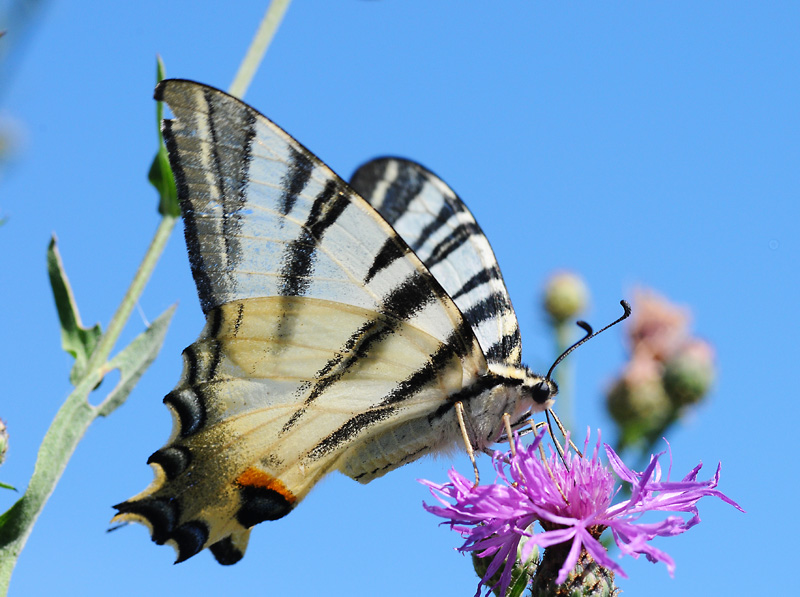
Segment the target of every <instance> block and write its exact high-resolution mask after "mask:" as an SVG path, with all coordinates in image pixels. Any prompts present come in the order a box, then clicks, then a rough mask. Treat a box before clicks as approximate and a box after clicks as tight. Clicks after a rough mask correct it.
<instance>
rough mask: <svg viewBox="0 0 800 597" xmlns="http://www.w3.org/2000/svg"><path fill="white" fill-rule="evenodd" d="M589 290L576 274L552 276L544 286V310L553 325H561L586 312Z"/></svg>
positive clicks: (565, 273)
mask: <svg viewBox="0 0 800 597" xmlns="http://www.w3.org/2000/svg"><path fill="white" fill-rule="evenodd" d="M588 304H589V290H588V289H587V288H586V284H585V283H584V282H583V280H582V279H581V278H580V277H579V276H578V275H576V274H573V273H569V272H561V273H558V274H555V275H553V276H552V277H551V278H550V280H549V281H548V283H547V284H546V286H545V291H544V309H545V311H546V312H547V314H548V315H549V316H550V318H551V319H552V320H553V321H554V322H555V323H563V322H565V321H567V320H568V319H572V318H574V317H575V316H577V315H578V314H580V313H583V312H584V311H585V310H586V307H587V306H588Z"/></svg>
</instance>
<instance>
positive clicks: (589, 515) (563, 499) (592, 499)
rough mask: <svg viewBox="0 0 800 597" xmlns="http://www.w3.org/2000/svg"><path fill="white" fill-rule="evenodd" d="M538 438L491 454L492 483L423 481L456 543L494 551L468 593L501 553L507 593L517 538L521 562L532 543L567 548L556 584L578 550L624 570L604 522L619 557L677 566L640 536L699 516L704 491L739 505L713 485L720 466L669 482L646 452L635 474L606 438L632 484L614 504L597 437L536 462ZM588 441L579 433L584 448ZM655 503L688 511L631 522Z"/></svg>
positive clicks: (666, 531) (453, 478)
mask: <svg viewBox="0 0 800 597" xmlns="http://www.w3.org/2000/svg"><path fill="white" fill-rule="evenodd" d="M543 435H544V430H542V432H541V433H539V434H538V435H537V437H536V438H535V440H534V442H533V443H532V444H531V445H530V446H527V447H526V446H523V445H522V443H521V442H520V441H519V438H515V440H514V441H515V447H516V450H515V452H516V453H515V454H513V455H512V453H511V452H509V453H506V454H502V453H500V452H496V453H495V455H494V466H495V469H496V470H497V473H498V482H497V483H495V484H493V485H479V486H477V487H473V482H472V480H470V479H467V478H466V477H464V476H462V475H460V474H459V473H458V472H456V471H455V470H451V471H450V473H449V477H450V483H446V484H443V485H439V484H436V483H432V482H430V481H424V480H423V481H421V482H422V483H423V484H425V485H427V486H428V487H429V488H430V490H431V493H432V494H433V496H434V497H435V498H436V499H437V500H438V501H439V502H440V503H441V504H442V506H429V505H427V504H423V506H424V507H425V509H426V510H428V512H431V513H432V514H436V515H437V516H441V517H443V518H446V519H447V520H448V522H449V524H450V527H451V528H452V529H453V530H456V531H458V532H459V533H461V536H462V537H464V538H465V542H464V544H463V545H462V546H461V547H460V548H459V550H460V551H464V552H466V551H470V552H475V554H476V555H478V556H479V557H482V558H486V557H491V558H492V561H491V563H490V564H489V566H488V569H487V571H486V574H485V575H484V576H483V578H482V579H481V582H480V583H479V584H478V591H477V593H476V595H479V594H480V592H481V587H482V586H483V585H487V584H488V581H489V579H490V578H491V577H492V576H493V575H495V574H496V573H497V572H498V570H500V568H501V566H503V565H504V563H505V562H506V560H508V565H506V566H504V568H503V572H502V574H501V576H500V581H499V587H500V594H501V595H504V594H505V592H506V590H507V589H508V586H509V583H510V582H511V572H512V569H513V564H514V562H515V561H516V560H517V555H518V554H517V550H518V548H519V546H520V541H521V540H522V539H523V538H526V541H525V542H524V545H523V546H522V548H521V550H520V553H519V556H520V557H519V559H520V561H522V562H526V561H528V559H529V557H530V556H531V552H532V551H533V549H534V547H535V546H539V547H540V548H545V549H546V548H547V547H549V546H555V545H561V548H560V549H563V551H564V552H565V553H566V554H567V555H566V557H565V559H564V563H563V565H562V566H561V568H560V570H559V572H558V575H557V577H556V579H555V582H556V584H562V583H564V582H565V581H566V580H567V577H568V575H569V573H570V572H571V571H572V569H573V568H574V567H575V564H576V563H577V562H578V557H579V556H580V553H581V550H586V552H588V554H589V555H590V556H591V557H592V558H594V560H595V561H596V562H597V563H598V564H599V565H600V566H603V567H605V568H609V569H611V570H613V571H614V572H617V573H619V574H621V575H622V576H626V575H625V572H624V571H623V570H622V568H620V566H619V565H618V564H617V563H616V562H615V561H614V560H612V559H611V558H610V557H609V555H608V553H607V552H606V549H605V548H604V547H603V545H602V544H601V543H600V541H599V540H598V538H599V537H600V534H601V533H602V532H603V531H604V530H605V529H606V528H610V529H611V532H612V534H613V537H614V541H616V543H617V545H618V546H619V549H620V551H621V552H622V553H623V554H628V555H631V556H633V557H635V558H638V557H639V555H640V554H644V555H645V556H646V557H647V559H649V560H650V561H652V562H658V561H661V562H664V563H665V564H666V565H667V569H668V570H669V572H670V574H672V573H673V571H674V568H675V564H674V562H673V560H672V558H670V557H669V555H667V554H666V553H664V552H663V551H661V550H659V549H657V548H655V547H653V546H652V545H650V544H649V543H648V541H650V540H651V539H653V538H654V537H656V536H662V537H668V536H673V535H680V534H681V533H683V532H684V531H687V530H689V529H690V528H691V527H693V526H694V525H695V524H697V523H698V522H700V517H699V515H698V511H697V506H696V504H697V502H698V500H699V499H700V498H701V497H704V496H715V497H718V498H720V499H722V500H723V501H725V502H727V503H728V504H731V505H732V506H734V507H735V508H737V509H738V510H740V511H743V510H742V509H741V508H740V507H739V506H738V504H736V502H734V501H733V500H731V499H729V498H728V497H726V496H725V495H723V494H722V493H721V492H719V491H717V490H716V489H715V488H716V486H717V483H718V482H719V472H720V467H719V466H717V472H716V473H715V474H714V476H713V478H711V479H710V480H708V481H698V480H697V474H698V472H699V471H700V468H701V467H702V464H698V465H697V466H696V467H695V468H694V469H692V470H691V471H690V472H689V474H688V475H686V476H685V477H684V478H683V479H682V480H681V481H670V478H669V477H670V475H669V471H668V472H667V476H666V479H662V470H661V466H660V465H659V462H658V460H659V458H660V457H661V456H663V455H664V454H665V452H666V450H665V451H664V452H661V453H659V454H656V455H655V456H651V458H650V464H649V465H648V466H647V468H646V469H645V470H644V472H641V473H640V472H636V471H633V470H631V469H629V468H628V467H627V466H625V464H623V462H622V460H621V459H620V458H619V456H617V454H616V453H615V452H614V450H612V449H611V447H610V446H608V445H607V444H604V446H605V451H606V455H607V457H608V460H609V463H610V464H611V468H612V469H613V471H614V472H615V473H616V474H617V476H619V478H620V479H621V480H622V481H623V482H625V483H628V484H629V485H630V490H631V491H630V498H629V499H626V500H621V501H619V502H618V503H616V504H612V501H613V500H614V498H615V497H616V496H617V494H618V493H619V491H620V487H619V486H616V484H615V481H614V476H613V474H612V472H611V471H610V470H609V469H608V468H607V467H606V466H605V465H603V464H602V463H601V462H600V459H599V458H598V452H599V448H600V438H599V437H598V440H597V444H596V446H595V448H594V452H593V454H592V456H591V458H589V457H588V455H585V456H580V455H578V454H575V453H574V452H571V451H569V449H568V448H567V453H566V454H565V455H564V461H566V466H565V464H564V461H562V460H561V457H560V456H559V455H558V454H555V453H553V451H552V450H551V454H550V457H549V458H548V459H546V461H543V460H542V458H541V457H540V452H539V445H540V443H541V441H542V437H543ZM588 445H589V434H588V433H587V437H586V443H585V446H584V454H586V450H587V448H588ZM670 468H671V466H670ZM445 498H447V499H445ZM448 500H454V501H455V503H452V504H451V503H450V501H448ZM653 510H663V511H669V512H685V513H688V514H690V515H691V517H690V518H688V520H686V519H684V517H682V516H676V515H670V516H667V517H666V518H665V519H664V520H662V521H661V522H656V523H643V522H638V520H639V518H640V517H641V516H642V515H643V514H644V513H645V512H648V511H653ZM535 522H538V523H539V526H540V527H541V528H542V531H541V532H533V530H532V527H531V525H533V523H535ZM567 547H568V550H567ZM491 588H493V587H490V589H491Z"/></svg>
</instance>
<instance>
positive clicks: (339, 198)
mask: <svg viewBox="0 0 800 597" xmlns="http://www.w3.org/2000/svg"><path fill="white" fill-rule="evenodd" d="M156 97H157V99H161V100H163V101H166V102H167V104H168V105H169V106H170V108H171V109H172V111H173V113H174V114H175V116H176V120H172V121H165V124H164V137H165V141H166V143H167V147H168V150H169V153H170V162H171V165H172V167H173V171H174V173H175V177H176V183H177V187H178V195H179V199H180V201H181V210H182V213H183V218H184V225H185V236H186V242H187V247H188V249H189V257H190V263H191V266H192V272H193V275H194V278H195V282H196V284H197V288H198V294H199V296H200V302H201V306H202V308H203V311H204V312H205V314H206V326H205V328H204V329H203V331H202V333H201V335H200V337H199V338H198V340H197V341H196V342H195V343H194V344H192V345H191V346H189V347H188V348H187V349H186V350H185V351H184V354H183V359H184V370H183V375H182V377H181V380H180V382H179V383H178V385H177V387H176V388H175V389H174V390H173V391H172V392H170V393H169V394H168V395H167V396H166V397H165V399H164V402H165V404H167V406H168V407H169V408H170V410H171V412H172V414H173V420H174V425H173V431H172V434H171V436H170V438H169V440H168V442H167V444H166V445H165V446H164V447H163V448H162V449H160V450H158V451H157V452H155V453H154V454H153V455H152V456H151V457H150V459H149V461H148V462H149V463H150V464H151V465H152V467H153V469H154V472H155V480H154V481H153V483H152V484H151V485H150V486H149V487H148V488H147V489H146V490H145V491H143V492H142V493H140V494H139V495H137V496H134V497H133V498H131V499H130V500H128V501H126V502H123V503H121V504H119V505H117V506H116V508H117V510H118V511H119V513H118V514H117V516H116V517H115V519H116V520H135V521H138V522H143V523H144V524H146V525H148V526H149V527H150V529H151V533H152V536H153V540H154V541H155V542H156V543H159V544H160V543H166V542H169V543H171V544H173V545H174V546H175V547H176V548H177V550H178V561H182V560H185V559H186V558H188V557H191V556H192V555H194V554H195V553H197V552H199V551H200V550H202V549H204V548H206V547H209V548H210V549H211V551H212V553H214V555H215V557H216V558H217V560H218V561H220V562H221V563H223V564H231V563H234V562H236V561H238V560H239V559H240V558H241V557H242V556H243V554H244V550H245V548H246V545H247V541H248V537H249V533H250V529H251V528H252V526H254V525H255V524H258V523H259V522H262V521H264V520H274V519H277V518H280V517H282V516H285V515H286V514H288V513H289V512H290V511H291V510H292V509H293V508H294V507H295V506H296V505H297V504H298V503H299V502H300V501H301V500H302V499H303V498H304V497H305V496H306V495H307V494H308V492H309V491H310V490H311V489H312V488H313V486H314V485H315V484H316V483H317V482H318V481H319V479H320V478H321V477H322V476H324V475H325V474H327V473H328V472H330V471H333V470H339V471H341V472H342V473H344V474H346V475H348V476H350V477H352V478H353V479H356V480H358V481H360V482H362V483H366V482H369V481H371V480H373V479H375V478H377V477H380V476H382V475H383V474H385V473H387V472H389V471H391V470H393V469H395V468H397V467H399V466H402V465H403V464H406V463H407V462H411V461H413V460H416V459H417V458H419V457H421V456H423V455H425V454H429V453H433V452H439V451H444V450H448V449H452V448H453V447H455V446H457V445H459V444H460V443H463V439H462V434H461V431H460V428H459V425H458V422H457V418H456V404H460V405H462V406H463V409H464V415H465V417H464V418H465V420H466V426H467V431H468V434H469V437H470V441H471V442H472V443H473V444H474V446H475V447H477V448H484V447H486V446H488V445H489V444H491V443H492V442H493V441H494V440H495V439H497V437H499V436H500V435H501V433H502V431H503V423H502V417H503V414H505V413H508V414H509V415H511V416H512V417H513V418H514V420H516V419H517V418H519V417H521V416H522V415H523V414H524V412H526V411H528V410H535V411H540V410H543V409H545V408H547V407H549V406H550V405H551V404H552V397H553V395H554V394H555V391H556V390H555V386H554V384H553V383H552V382H551V381H550V380H547V379H544V378H542V377H541V376H539V375H536V374H534V373H532V372H531V371H529V370H528V369H527V368H526V367H524V366H523V365H521V364H520V362H519V358H520V354H521V349H520V341H519V331H518V328H517V324H516V318H515V316H514V312H513V309H512V307H511V303H510V300H509V298H508V295H507V291H506V289H505V286H504V284H503V281H502V277H501V275H500V272H499V269H498V268H497V264H496V261H495V259H494V255H493V253H492V251H491V248H490V247H489V244H488V242H487V241H486V238H485V237H484V236H483V233H482V232H481V231H480V228H479V227H478V225H477V223H475V220H474V218H473V217H472V215H471V214H470V213H469V211H468V210H467V209H466V207H465V206H464V205H463V203H462V202H461V201H460V199H458V197H457V196H456V195H455V194H454V193H453V192H452V190H450V188H449V187H447V185H445V184H444V183H443V182H442V181H441V180H440V179H438V178H437V177H436V176H435V175H433V174H431V173H430V172H429V171H427V170H425V169H424V168H422V167H421V166H419V165H417V164H414V163H412V162H407V161H404V160H398V159H395V158H384V159H380V160H374V161H372V162H369V163H368V164H365V165H364V166H363V167H362V168H360V169H359V170H358V171H357V172H356V174H355V175H354V176H353V179H352V180H351V183H350V185H347V184H346V183H344V182H343V181H342V180H341V179H340V178H339V177H337V176H336V175H335V174H333V172H331V171H330V170H329V169H328V168H327V166H325V165H324V164H323V163H322V162H320V161H319V160H318V159H317V158H316V157H315V156H313V154H311V153H310V152H308V151H307V150H306V149H305V148H304V147H303V146H302V145H300V144H299V143H297V141H295V140H294V139H292V138H291V137H290V136H289V135H287V134H286V133H285V132H283V131H282V130H281V129H280V128H278V127H277V126H276V125H274V124H273V123H272V122H270V121H269V120H267V119H266V118H265V117H263V116H261V115H260V114H259V113H258V112H256V111H255V110H253V109H252V108H250V107H249V106H247V105H246V104H243V103H242V102H240V101H238V100H236V99H235V98H232V97H230V96H228V95H226V94H224V93H223V92H220V91H218V90H215V89H212V88H209V87H206V86H203V85H200V84H197V83H193V82H190V81H180V80H170V81H164V82H162V83H161V84H160V85H159V87H158V88H157V90H156Z"/></svg>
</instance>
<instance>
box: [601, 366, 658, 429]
mask: <svg viewBox="0 0 800 597" xmlns="http://www.w3.org/2000/svg"><path fill="white" fill-rule="evenodd" d="M606 400H607V405H608V412H609V414H611V417H612V418H613V419H614V421H616V423H617V425H619V427H620V433H621V437H622V438H623V442H624V443H625V444H627V445H631V444H636V443H637V442H638V441H639V440H641V439H644V438H645V437H647V435H648V434H649V433H650V432H652V431H653V430H654V429H658V428H659V427H660V426H661V425H663V424H664V423H665V421H667V420H668V419H669V417H670V416H671V415H672V413H673V406H672V403H671V402H670V398H669V396H668V395H667V393H666V392H665V391H664V386H663V383H662V381H661V371H660V368H659V366H658V363H657V362H656V361H653V360H652V359H649V358H638V359H634V360H632V361H631V362H630V363H629V364H628V369H627V370H626V371H625V373H624V374H623V376H622V377H621V378H620V379H618V380H617V381H616V382H615V383H614V384H613V385H612V387H611V389H610V390H609V391H608V393H607V395H606Z"/></svg>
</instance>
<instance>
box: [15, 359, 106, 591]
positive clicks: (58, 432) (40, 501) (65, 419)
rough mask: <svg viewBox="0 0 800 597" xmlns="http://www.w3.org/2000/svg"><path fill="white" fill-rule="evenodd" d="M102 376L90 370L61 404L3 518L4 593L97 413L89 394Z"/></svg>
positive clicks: (98, 372)
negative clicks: (28, 475) (21, 488)
mask: <svg viewBox="0 0 800 597" xmlns="http://www.w3.org/2000/svg"><path fill="white" fill-rule="evenodd" d="M101 379H102V373H101V372H100V371H99V370H98V369H91V370H89V371H87V373H86V375H85V376H84V378H83V380H82V381H81V382H80V383H79V384H78V385H77V386H75V390H74V391H73V392H72V393H71V394H70V395H69V396H68V397H67V399H66V400H65V401H64V404H62V405H61V408H60V409H59V410H58V413H57V414H56V416H55V418H54V419H53V423H52V424H51V425H50V429H48V430H47V433H46V434H45V436H44V440H42V445H41V446H40V447H39V454H38V456H37V458H36V465H35V467H34V470H33V475H31V480H30V483H29V484H28V488H27V490H26V491H25V495H23V496H22V497H21V498H20V499H19V500H17V502H16V503H15V504H14V505H13V506H12V507H11V508H10V509H9V510H8V511H7V512H5V513H4V514H3V515H2V516H1V517H0V595H5V594H6V592H7V591H8V584H9V582H10V581H11V572H12V571H13V570H14V565H15V564H16V563H17V558H18V557H19V554H20V552H21V551H22V548H23V547H24V546H25V542H26V541H27V540H28V536H29V535H30V533H31V530H32V529H33V525H34V523H35V522H36V519H37V518H38V516H39V513H40V512H41V511H42V508H43V507H44V504H45V502H47V500H48V498H49V497H50V495H51V494H52V493H53V490H54V489H55V486H56V483H58V480H59V479H60V478H61V474H62V473H63V472H64V469H65V468H66V466H67V462H68V461H69V458H70V456H72V453H73V452H74V451H75V447H76V446H77V445H78V442H79V441H80V439H81V437H82V436H83V434H84V433H85V432H86V428H87V427H88V426H89V424H90V423H91V422H92V421H93V420H94V418H95V416H96V414H95V413H94V412H93V411H94V410H95V408H94V407H93V406H91V405H90V404H89V403H88V402H87V401H86V398H85V396H86V395H87V394H88V393H89V392H91V390H92V388H93V387H94V386H96V385H97V384H98V383H99V382H100V380H101Z"/></svg>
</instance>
